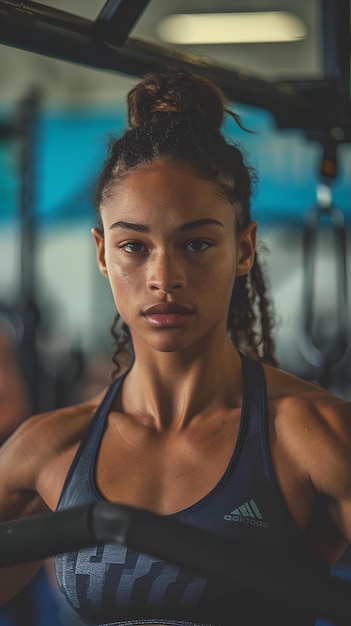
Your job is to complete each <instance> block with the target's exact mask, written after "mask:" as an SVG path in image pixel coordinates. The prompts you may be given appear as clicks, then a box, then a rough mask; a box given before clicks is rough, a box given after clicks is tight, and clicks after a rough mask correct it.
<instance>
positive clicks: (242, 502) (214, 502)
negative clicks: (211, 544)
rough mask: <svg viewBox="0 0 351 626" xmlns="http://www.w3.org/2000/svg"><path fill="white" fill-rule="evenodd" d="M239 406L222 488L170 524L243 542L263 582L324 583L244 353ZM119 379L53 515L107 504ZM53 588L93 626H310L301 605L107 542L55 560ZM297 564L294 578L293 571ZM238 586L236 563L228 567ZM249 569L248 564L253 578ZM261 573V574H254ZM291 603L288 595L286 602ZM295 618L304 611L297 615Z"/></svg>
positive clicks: (256, 370) (262, 392) (257, 371)
mask: <svg viewBox="0 0 351 626" xmlns="http://www.w3.org/2000/svg"><path fill="white" fill-rule="evenodd" d="M241 358H242V366H243V400H242V411H241V422H240V428H239V435H238V438H237V442H236V445H235V447H234V450H233V455H232V458H231V460H230V463H229V465H228V468H227V470H226V472H225V474H224V475H223V476H222V478H221V480H220V481H219V483H218V484H217V485H216V486H215V488H214V489H212V490H211V491H210V493H208V494H207V495H206V496H205V497H204V498H202V499H201V500H200V501H199V502H196V504H194V505H192V506H190V507H189V508H187V509H185V510H182V511H180V512H177V513H175V514H174V515H171V516H169V517H172V518H174V519H178V520H182V521H183V522H186V523H187V524H190V525H193V526H195V527H199V528H204V529H207V530H210V531H212V532H215V533H219V534H220V535H223V536H225V537H228V538H231V539H233V540H235V541H238V542H240V545H241V546H245V545H247V546H248V548H249V549H250V551H252V550H254V551H255V552H256V553H257V556H258V558H259V559H261V561H260V562H263V563H266V564H267V575H270V576H271V577H272V579H273V580H274V576H276V577H277V580H278V579H279V577H287V578H289V577H290V578H291V584H292V585H294V580H297V578H298V577H299V575H300V574H301V575H302V574H303V575H304V576H305V575H306V572H308V575H309V576H310V577H315V576H322V575H324V574H326V573H327V571H328V568H327V566H326V564H325V562H324V561H323V560H322V558H321V557H320V556H319V555H318V554H317V553H316V552H315V551H314V550H313V548H312V547H311V546H310V544H309V543H308V541H307V540H306V538H305V537H304V535H303V534H302V533H301V532H300V530H299V528H298V526H297V524H296V523H295V520H294V519H293V518H292V516H291V514H290V512H289V510H288V508H287V506H286V504H285V502H284V500H283V497H282V495H281V492H280V490H279V487H278V484H277V480H276V477H275V474H274V471H273V467H272V462H271V458H270V453H269V446H268V433H267V402H266V387H265V378H264V372H263V368H262V366H261V365H260V364H259V363H258V362H256V361H254V360H252V359H248V358H247V357H244V356H243V355H241ZM123 379H124V376H122V377H121V378H119V379H117V380H116V381H114V382H113V383H112V385H111V386H110V388H109V390H108V391H107V394H106V396H105V398H104V400H103V402H102V403H101V405H100V406H99V408H98V409H97V411H96V413H95V415H94V417H93V419H92V421H91V422H90V424H89V427H88V429H87V431H86V433H85V435H84V437H83V440H82V442H81V445H80V447H79V449H78V452H77V454H76V456H75V458H74V460H73V463H72V465H71V467H70V470H69V472H68V475H67V478H66V481H65V484H64V487H63V491H62V494H61V498H60V501H59V504H58V508H57V510H62V509H66V508H69V507H73V506H78V505H82V504H87V503H90V502H96V501H104V498H103V497H102V495H101V494H100V492H99V490H98V487H97V485H96V481H95V468H96V460H97V455H98V451H99V445H100V442H101V439H102V436H103V433H104V429H105V427H106V423H107V417H108V414H109V411H110V410H111V407H112V405H113V402H114V399H115V397H116V394H117V393H118V391H119V389H120V388H121V385H122V384H123ZM55 562H56V576H57V581H58V585H59V587H60V589H61V591H62V593H63V594H64V596H65V597H66V599H67V601H68V603H69V604H70V606H71V607H72V608H73V609H74V611H76V613H77V614H78V615H79V616H80V618H82V619H83V620H86V621H87V622H88V623H92V624H108V625H117V624H148V623H150V624H171V625H173V626H175V625H178V624H179V625H183V624H213V625H216V626H217V625H221V626H222V625H224V626H229V625H231V626H235V625H236V624H238V626H254V625H255V626H256V625H257V626H258V625H260V626H262V625H265V624H269V625H270V626H296V625H297V624H299V626H312V625H313V624H314V623H315V620H316V618H317V617H316V616H311V615H309V616H308V617H307V616H306V614H304V612H303V610H304V608H303V607H299V606H298V605H299V602H298V598H296V602H295V603H294V606H288V607H287V608H286V610H283V609H282V607H281V605H280V604H279V598H277V602H272V599H271V598H269V599H267V600H266V599H265V598H264V597H263V596H262V597H261V596H259V597H255V596H253V595H252V593H250V590H249V589H244V590H243V589H242V588H240V585H239V586H238V588H239V589H240V591H239V592H238V591H236V589H233V588H232V587H230V586H229V585H228V586H227V587H226V586H225V585H223V583H221V584H219V583H216V582H215V581H212V580H207V579H206V578H204V577H202V576H198V575H196V574H194V573H193V572H189V571H188V570H186V569H185V568H184V569H183V568H181V567H178V566H175V565H173V564H171V563H167V562H165V561H162V560H160V559H159V558H154V557H152V556H149V555H146V554H140V553H137V552H135V551H133V550H130V549H129V548H128V547H125V546H121V545H117V544H114V543H107V544H105V545H102V546H98V547H92V548H86V549H82V550H78V551H77V552H71V553H68V554H62V555H58V556H57V557H56V559H55ZM299 567H300V572H299ZM233 568H234V569H235V568H237V575H238V583H239V582H240V563H235V562H233ZM255 575H256V572H255V569H254V567H253V571H252V577H253V580H254V578H255ZM258 575H261V574H258ZM292 597H294V596H292ZM301 611H302V614H301Z"/></svg>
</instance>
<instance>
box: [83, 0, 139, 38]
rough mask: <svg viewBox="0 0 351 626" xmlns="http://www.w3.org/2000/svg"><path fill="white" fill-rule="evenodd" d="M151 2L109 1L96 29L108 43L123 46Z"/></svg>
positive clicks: (98, 18) (103, 9) (136, 0)
mask: <svg viewBox="0 0 351 626" xmlns="http://www.w3.org/2000/svg"><path fill="white" fill-rule="evenodd" d="M149 2H150V0H133V1H132V2H131V0H107V2H106V3H105V4H104V6H103V7H102V9H101V11H100V13H99V15H98V17H97V19H96V20H95V28H96V29H99V32H100V34H101V36H102V37H103V38H104V40H105V41H106V42H110V43H111V44H113V45H116V46H121V45H123V44H124V43H125V41H126V39H127V37H128V35H129V33H130V31H131V30H132V28H133V26H134V25H135V23H136V22H137V21H138V19H139V17H140V16H141V14H142V12H143V11H144V9H145V7H146V5H147V4H149Z"/></svg>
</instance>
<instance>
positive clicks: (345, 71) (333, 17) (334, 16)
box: [322, 0, 351, 99]
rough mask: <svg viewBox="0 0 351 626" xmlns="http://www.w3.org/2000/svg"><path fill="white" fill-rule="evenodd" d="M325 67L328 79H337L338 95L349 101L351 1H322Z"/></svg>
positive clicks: (350, 95)
mask: <svg viewBox="0 0 351 626" xmlns="http://www.w3.org/2000/svg"><path fill="white" fill-rule="evenodd" d="M322 3H323V4H322V9H323V10H322V20H323V24H322V29H323V31H322V40H323V65H324V73H325V76H326V77H327V78H332V79H336V87H337V94H338V96H339V97H342V98H345V99H348V98H350V97H351V93H350V69H351V68H350V56H351V33H350V13H351V7H350V1H349V0H339V1H338V2H335V1H334V0H322Z"/></svg>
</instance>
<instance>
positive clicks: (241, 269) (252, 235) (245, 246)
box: [236, 222, 257, 276]
mask: <svg viewBox="0 0 351 626" xmlns="http://www.w3.org/2000/svg"><path fill="white" fill-rule="evenodd" d="M256 234H257V223H256V222H250V223H249V224H248V225H247V226H246V228H244V230H243V231H242V232H241V233H239V235H238V239H237V257H236V258H237V261H236V275H237V276H245V274H248V273H249V272H250V270H251V268H252V266H253V264H254V261H255V254H256Z"/></svg>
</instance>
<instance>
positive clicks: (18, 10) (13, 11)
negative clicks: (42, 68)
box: [0, 0, 351, 141]
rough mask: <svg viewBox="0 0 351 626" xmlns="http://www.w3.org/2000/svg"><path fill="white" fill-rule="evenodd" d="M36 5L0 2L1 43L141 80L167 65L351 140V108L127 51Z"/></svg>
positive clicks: (291, 120) (174, 54) (129, 46)
mask: <svg viewBox="0 0 351 626" xmlns="http://www.w3.org/2000/svg"><path fill="white" fill-rule="evenodd" d="M38 7H39V5H36V3H35V2H26V3H22V2H21V3H17V2H16V1H15V0H0V43H2V44H5V45H9V46H13V47H16V48H20V49H23V50H28V51H31V52H35V53H38V54H43V55H46V56H50V57H53V58H57V59H62V60H65V61H70V62H73V63H78V64H82V65H86V66H89V67H94V68H98V69H103V70H112V71H115V72H121V73H126V74H129V75H133V76H142V75H144V74H145V73H147V72H150V71H155V70H160V69H164V68H165V67H166V66H167V65H172V66H176V67H179V68H183V69H188V70H190V71H193V72H197V73H199V74H203V75H206V76H208V77H209V78H211V79H212V80H213V81H214V82H215V83H217V84H219V85H220V86H221V87H222V89H223V91H224V92H225V94H226V96H227V97H228V98H229V99H230V100H233V101H235V102H241V103H243V104H248V105H252V106H255V107H259V108H263V109H268V110H269V111H271V112H272V113H273V115H274V117H275V119H276V122H277V124H278V126H280V127H282V128H307V129H323V128H327V129H330V128H332V127H333V126H337V127H339V128H340V127H341V128H343V129H344V136H345V141H346V140H348V139H347V138H348V137H349V138H350V140H351V104H350V103H342V104H341V105H340V106H338V107H335V106H330V104H329V101H328V98H326V97H323V98H322V99H320V98H318V102H316V101H315V99H314V97H311V98H310V97H309V96H308V95H307V94H306V93H303V94H301V93H299V89H298V87H296V86H295V87H294V86H293V85H285V84H273V83H269V82H266V81H264V80H260V79H257V78H254V77H252V76H249V75H246V74H243V73H239V72H234V71H232V70H229V69H227V68H223V67H221V66H217V65H215V64H212V63H210V62H209V61H207V60H206V62H204V60H203V59H201V58H200V57H197V56H195V55H190V54H185V53H182V52H180V51H178V50H172V49H169V48H166V47H163V46H156V45H152V44H150V43H148V42H143V41H138V40H135V39H127V41H126V43H125V45H124V46H121V47H117V46H112V45H111V44H109V43H108V42H106V41H104V39H103V38H102V36H101V35H100V34H99V32H98V29H96V25H95V22H91V21H89V20H85V19H83V18H77V17H76V16H72V17H71V16H70V15H69V14H67V13H65V12H62V11H58V10H56V9H51V10H50V11H49V10H48V9H46V8H44V9H43V8H42V6H41V7H40V8H38Z"/></svg>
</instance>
